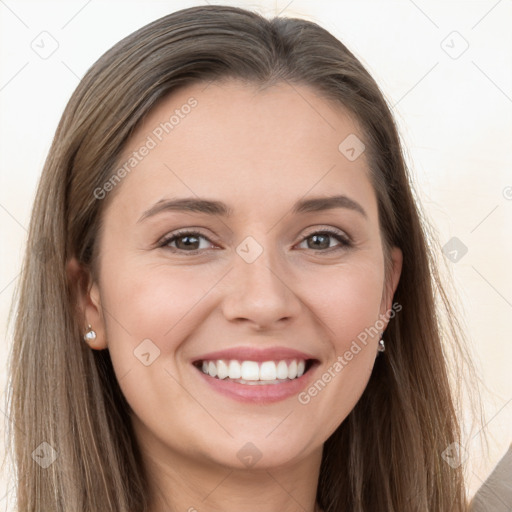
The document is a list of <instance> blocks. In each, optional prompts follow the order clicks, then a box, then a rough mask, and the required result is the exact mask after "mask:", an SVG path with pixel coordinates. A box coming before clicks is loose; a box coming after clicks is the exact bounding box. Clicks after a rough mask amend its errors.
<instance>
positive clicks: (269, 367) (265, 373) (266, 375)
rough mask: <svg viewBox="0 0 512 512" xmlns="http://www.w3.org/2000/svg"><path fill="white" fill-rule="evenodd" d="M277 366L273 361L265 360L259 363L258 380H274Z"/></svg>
mask: <svg viewBox="0 0 512 512" xmlns="http://www.w3.org/2000/svg"><path fill="white" fill-rule="evenodd" d="M287 377H288V375H287ZM276 378H277V368H276V363H274V361H265V362H264V363H261V367H260V380H276Z"/></svg>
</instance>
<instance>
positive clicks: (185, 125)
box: [114, 80, 372, 213]
mask: <svg viewBox="0 0 512 512" xmlns="http://www.w3.org/2000/svg"><path fill="white" fill-rule="evenodd" d="M362 139H363V135H362V133H361V130H360V128H359V126H358V123H357V121H356V120H355V119H354V118H353V116H351V115H350V114H349V112H348V111H347V110H346V109H344V108H343V106H342V105H341V104H337V103H334V102H332V101H328V100H326V99H324V98H322V97H321V96H320V95H318V93H317V92H316V91H315V90H313V89H312V88H310V87H308V86H304V85H297V84H290V83H287V82H281V83H278V84H276V85H273V86H270V87H268V88H265V89H263V90H260V89H258V88H257V87H255V86H254V85H251V84H246V83H242V82H240V81H237V80H226V81H223V82H211V83H206V82H202V83H195V84H191V85H187V86H186V87H182V88H180V89H178V90H176V91H174V92H173V93H171V94H170V95H168V96H167V97H166V98H164V99H163V100H161V101H160V102H159V103H158V105H157V106H156V107H154V108H153V109H152V110H151V111H150V112H149V113H148V115H147V116H146V117H145V118H144V120H143V122H142V123H141V124H140V125H139V126H138V128H137V130H136V131H135V132H134V134H133V135H132V137H131V139H130V141H129V142H128V144H127V145H126V147H125V148H124V151H123V153H122V155H121V158H120V159H119V161H118V165H117V166H116V169H119V168H121V167H123V168H124V169H125V171H126V172H124V173H123V176H124V177H123V179H122V182H121V183H120V184H119V185H117V186H118V187H120V190H116V196H117V195H119V199H120V201H121V202H123V203H125V204H126V203H127V202H129V204H130V209H131V210H133V209H135V210H137V211H140V210H141V209H145V208H147V207H148V202H151V201H153V202H156V201H158V200H160V199H162V198H164V197H170V196H173V197H176V196H187V197H190V196H205V197H206V196H208V197H210V198H213V197H220V196H222V197H223V199H224V200H226V198H229V202H230V203H237V202H238V203H240V205H243V204H249V203H251V204H253V203H254V201H255V200H259V202H260V204H261V205H263V204H268V205H270V204H271V203H272V202H273V201H277V202H278V203H281V204H286V203H287V202H288V197H289V198H290V200H293V201H296V199H297V197H302V196H305V195H307V194H311V195H319V194H332V193H333V192H335V191H338V192H340V193H348V194H352V195H355V196H359V199H360V200H362V196H366V198H367V199H368V197H369V195H372V187H371V184H370V181H369V173H368V167H367V161H366V154H365V152H364V151H363V152H362V153H361V155H360V156H359V157H358V158H356V159H353V158H347V154H346V152H345V150H346V147H345V146H347V144H348V145H349V146H354V147H355V150H356V151H357V152H359V151H361V149H362V148H364V146H363V145H362ZM345 141H348V143H346V142H345ZM354 143H355V145H354ZM358 144H359V145H358ZM349 156H350V154H349ZM116 201H117V197H116ZM116 201H114V202H116ZM369 209H370V210H371V206H370V207H369ZM370 213H371V212H370Z"/></svg>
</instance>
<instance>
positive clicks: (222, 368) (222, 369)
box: [217, 361, 229, 379]
mask: <svg viewBox="0 0 512 512" xmlns="http://www.w3.org/2000/svg"><path fill="white" fill-rule="evenodd" d="M228 374H229V370H228V365H227V364H226V363H225V362H224V361H217V377H219V379H225V378H226V377H227V376H228Z"/></svg>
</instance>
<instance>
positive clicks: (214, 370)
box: [208, 361, 217, 377]
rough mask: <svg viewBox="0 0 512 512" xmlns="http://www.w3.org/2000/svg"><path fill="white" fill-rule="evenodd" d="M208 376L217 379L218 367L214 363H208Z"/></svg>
mask: <svg viewBox="0 0 512 512" xmlns="http://www.w3.org/2000/svg"><path fill="white" fill-rule="evenodd" d="M208 374H209V375H211V376H212V377H217V365H216V364H215V363H214V362H213V361H210V362H209V363H208Z"/></svg>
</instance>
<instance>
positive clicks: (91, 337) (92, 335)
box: [84, 324, 96, 342]
mask: <svg viewBox="0 0 512 512" xmlns="http://www.w3.org/2000/svg"><path fill="white" fill-rule="evenodd" d="M95 339H96V331H93V330H92V327H91V324H89V325H88V326H87V332H86V333H85V334H84V341H87V342H89V341H94V340H95Z"/></svg>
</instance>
